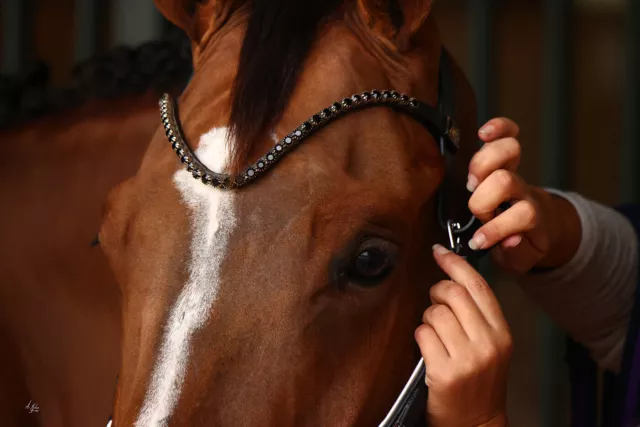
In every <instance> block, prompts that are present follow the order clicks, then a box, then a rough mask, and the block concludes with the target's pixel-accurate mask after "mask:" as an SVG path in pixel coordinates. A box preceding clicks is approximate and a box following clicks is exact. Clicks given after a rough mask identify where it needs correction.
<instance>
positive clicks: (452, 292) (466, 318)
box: [429, 280, 488, 341]
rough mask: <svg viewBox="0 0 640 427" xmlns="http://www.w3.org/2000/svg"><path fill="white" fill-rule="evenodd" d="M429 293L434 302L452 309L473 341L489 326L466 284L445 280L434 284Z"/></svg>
mask: <svg viewBox="0 0 640 427" xmlns="http://www.w3.org/2000/svg"><path fill="white" fill-rule="evenodd" d="M429 294H430V296H431V301H433V303H434V304H443V305H446V306H448V307H449V308H450V309H451V311H452V312H453V314H454V315H455V316H456V318H457V319H458V321H459V322H460V325H461V326H462V329H463V330H464V331H465V333H466V334H467V336H468V337H469V338H470V339H471V340H472V341H474V340H476V339H477V338H478V337H480V336H481V335H483V334H482V329H483V328H486V327H487V326H488V325H487V321H486V319H485V318H484V316H483V315H482V313H481V312H480V309H479V308H478V306H477V305H476V303H475V301H474V300H473V298H471V295H470V294H469V291H468V290H467V289H466V288H465V287H464V286H462V285H460V284H458V283H456V282H453V281H451V280H443V281H441V282H439V283H438V284H436V285H435V286H432V287H431V289H430V290H429Z"/></svg>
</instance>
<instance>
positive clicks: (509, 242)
mask: <svg viewBox="0 0 640 427" xmlns="http://www.w3.org/2000/svg"><path fill="white" fill-rule="evenodd" d="M520 242H522V236H520V235H517V236H510V237H508V238H507V239H506V240H505V241H504V243H503V246H504V247H505V248H508V249H509V248H515V247H516V246H518V245H519V244H520Z"/></svg>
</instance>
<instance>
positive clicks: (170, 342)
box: [136, 128, 236, 427]
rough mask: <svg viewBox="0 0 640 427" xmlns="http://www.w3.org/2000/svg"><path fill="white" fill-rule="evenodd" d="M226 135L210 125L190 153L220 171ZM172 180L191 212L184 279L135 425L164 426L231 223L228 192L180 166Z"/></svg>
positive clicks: (214, 287)
mask: <svg viewBox="0 0 640 427" xmlns="http://www.w3.org/2000/svg"><path fill="white" fill-rule="evenodd" d="M226 135H227V128H216V129H212V130H211V131H209V132H207V133H206V134H204V135H202V137H201V138H200V144H199V146H198V150H197V151H196V155H197V156H198V158H199V159H200V160H201V161H202V162H203V163H204V164H205V165H207V167H209V168H210V169H211V170H213V171H214V172H222V171H223V170H224V167H225V165H226V163H227V160H228V157H229V155H228V150H227V147H226V144H225V141H226ZM173 181H174V183H175V185H176V187H177V188H178V191H179V192H180V194H181V196H182V199H183V201H184V203H185V204H186V205H187V206H188V209H189V210H190V214H191V215H190V218H191V228H192V229H191V232H192V236H193V237H192V239H193V240H192V241H191V247H190V252H191V256H190V258H189V265H188V273H189V277H188V281H187V283H186V285H185V286H184V288H183V289H182V291H181V292H180V295H179V296H178V299H177V301H176V303H175V305H174V306H173V308H172V309H171V312H170V315H169V319H168V321H167V323H166V326H165V329H164V337H163V340H162V344H161V347H160V354H159V355H158V359H157V361H156V364H155V367H154V370H153V373H152V376H151V384H150V386H149V388H148V390H147V394H146V396H145V400H144V403H143V406H142V410H141V411H140V414H139V415H138V419H137V421H136V427H160V426H165V425H167V423H168V419H169V417H170V416H171V413H172V412H173V410H174V409H175V407H176V403H177V402H178V398H179V397H180V390H181V387H182V384H183V382H184V377H185V373H186V370H187V365H188V360H189V355H190V352H191V351H190V344H191V338H192V336H193V334H194V332H195V331H197V330H198V329H199V328H201V327H202V326H204V324H205V323H206V322H207V320H208V319H209V313H210V311H211V308H212V306H213V304H214V302H215V300H216V297H217V295H218V289H219V286H220V268H221V265H222V261H223V259H224V255H225V252H226V247H227V244H228V242H229V237H230V235H231V232H232V231H233V229H234V228H235V224H236V221H235V216H234V209H233V194H232V193H231V192H230V191H224V190H218V189H216V188H214V187H212V186H209V185H204V184H203V183H202V182H200V181H199V180H196V179H194V178H193V177H192V176H191V173H189V172H187V171H186V170H183V169H181V170H179V171H178V172H176V174H175V175H174V179H173Z"/></svg>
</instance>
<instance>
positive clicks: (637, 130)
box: [620, 0, 640, 202]
mask: <svg viewBox="0 0 640 427" xmlns="http://www.w3.org/2000/svg"><path fill="white" fill-rule="evenodd" d="M627 8H628V11H627V13H626V17H627V25H626V26H627V29H626V33H627V36H626V45H627V46H626V57H625V60H626V64H625V65H626V67H625V68H626V73H625V74H626V75H625V84H624V85H623V91H624V92H623V94H622V99H623V102H624V104H623V105H624V108H623V110H624V113H623V114H624V118H623V124H622V126H623V138H622V145H621V159H620V162H621V166H620V167H621V170H620V196H621V199H622V200H623V201H625V202H640V170H638V164H640V146H639V144H640V120H639V119H638V117H640V82H638V76H640V1H638V0H630V1H629V2H628V3H627Z"/></svg>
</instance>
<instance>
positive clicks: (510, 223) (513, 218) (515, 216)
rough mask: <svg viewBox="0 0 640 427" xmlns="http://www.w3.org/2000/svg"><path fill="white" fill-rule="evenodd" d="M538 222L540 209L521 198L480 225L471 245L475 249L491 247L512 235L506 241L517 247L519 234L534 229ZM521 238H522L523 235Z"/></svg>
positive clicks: (470, 242)
mask: <svg viewBox="0 0 640 427" xmlns="http://www.w3.org/2000/svg"><path fill="white" fill-rule="evenodd" d="M472 212H473V211H472ZM537 223H538V211H537V209H536V206H535V205H534V203H533V202H531V201H529V200H520V201H519V202H517V203H515V204H514V205H512V206H511V207H510V208H509V209H507V210H506V211H505V212H503V213H501V214H500V215H498V216H496V217H495V218H493V219H491V220H489V221H488V222H487V223H485V224H484V225H483V226H482V227H480V228H479V229H478V230H477V231H476V232H475V233H474V235H473V237H472V238H471V240H470V241H469V247H470V248H471V249H473V250H481V249H486V248H490V247H493V246H495V245H497V244H498V243H500V242H502V241H503V240H505V239H507V238H508V237H510V236H514V237H513V238H512V239H511V241H509V242H504V243H505V244H506V243H508V244H509V245H510V246H511V247H515V246H517V245H518V244H519V243H520V241H519V240H518V235H520V234H521V233H526V232H528V231H530V230H533V229H534V228H535V226H536V224H537ZM520 240H522V237H521V236H520ZM509 245H507V247H509Z"/></svg>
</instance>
